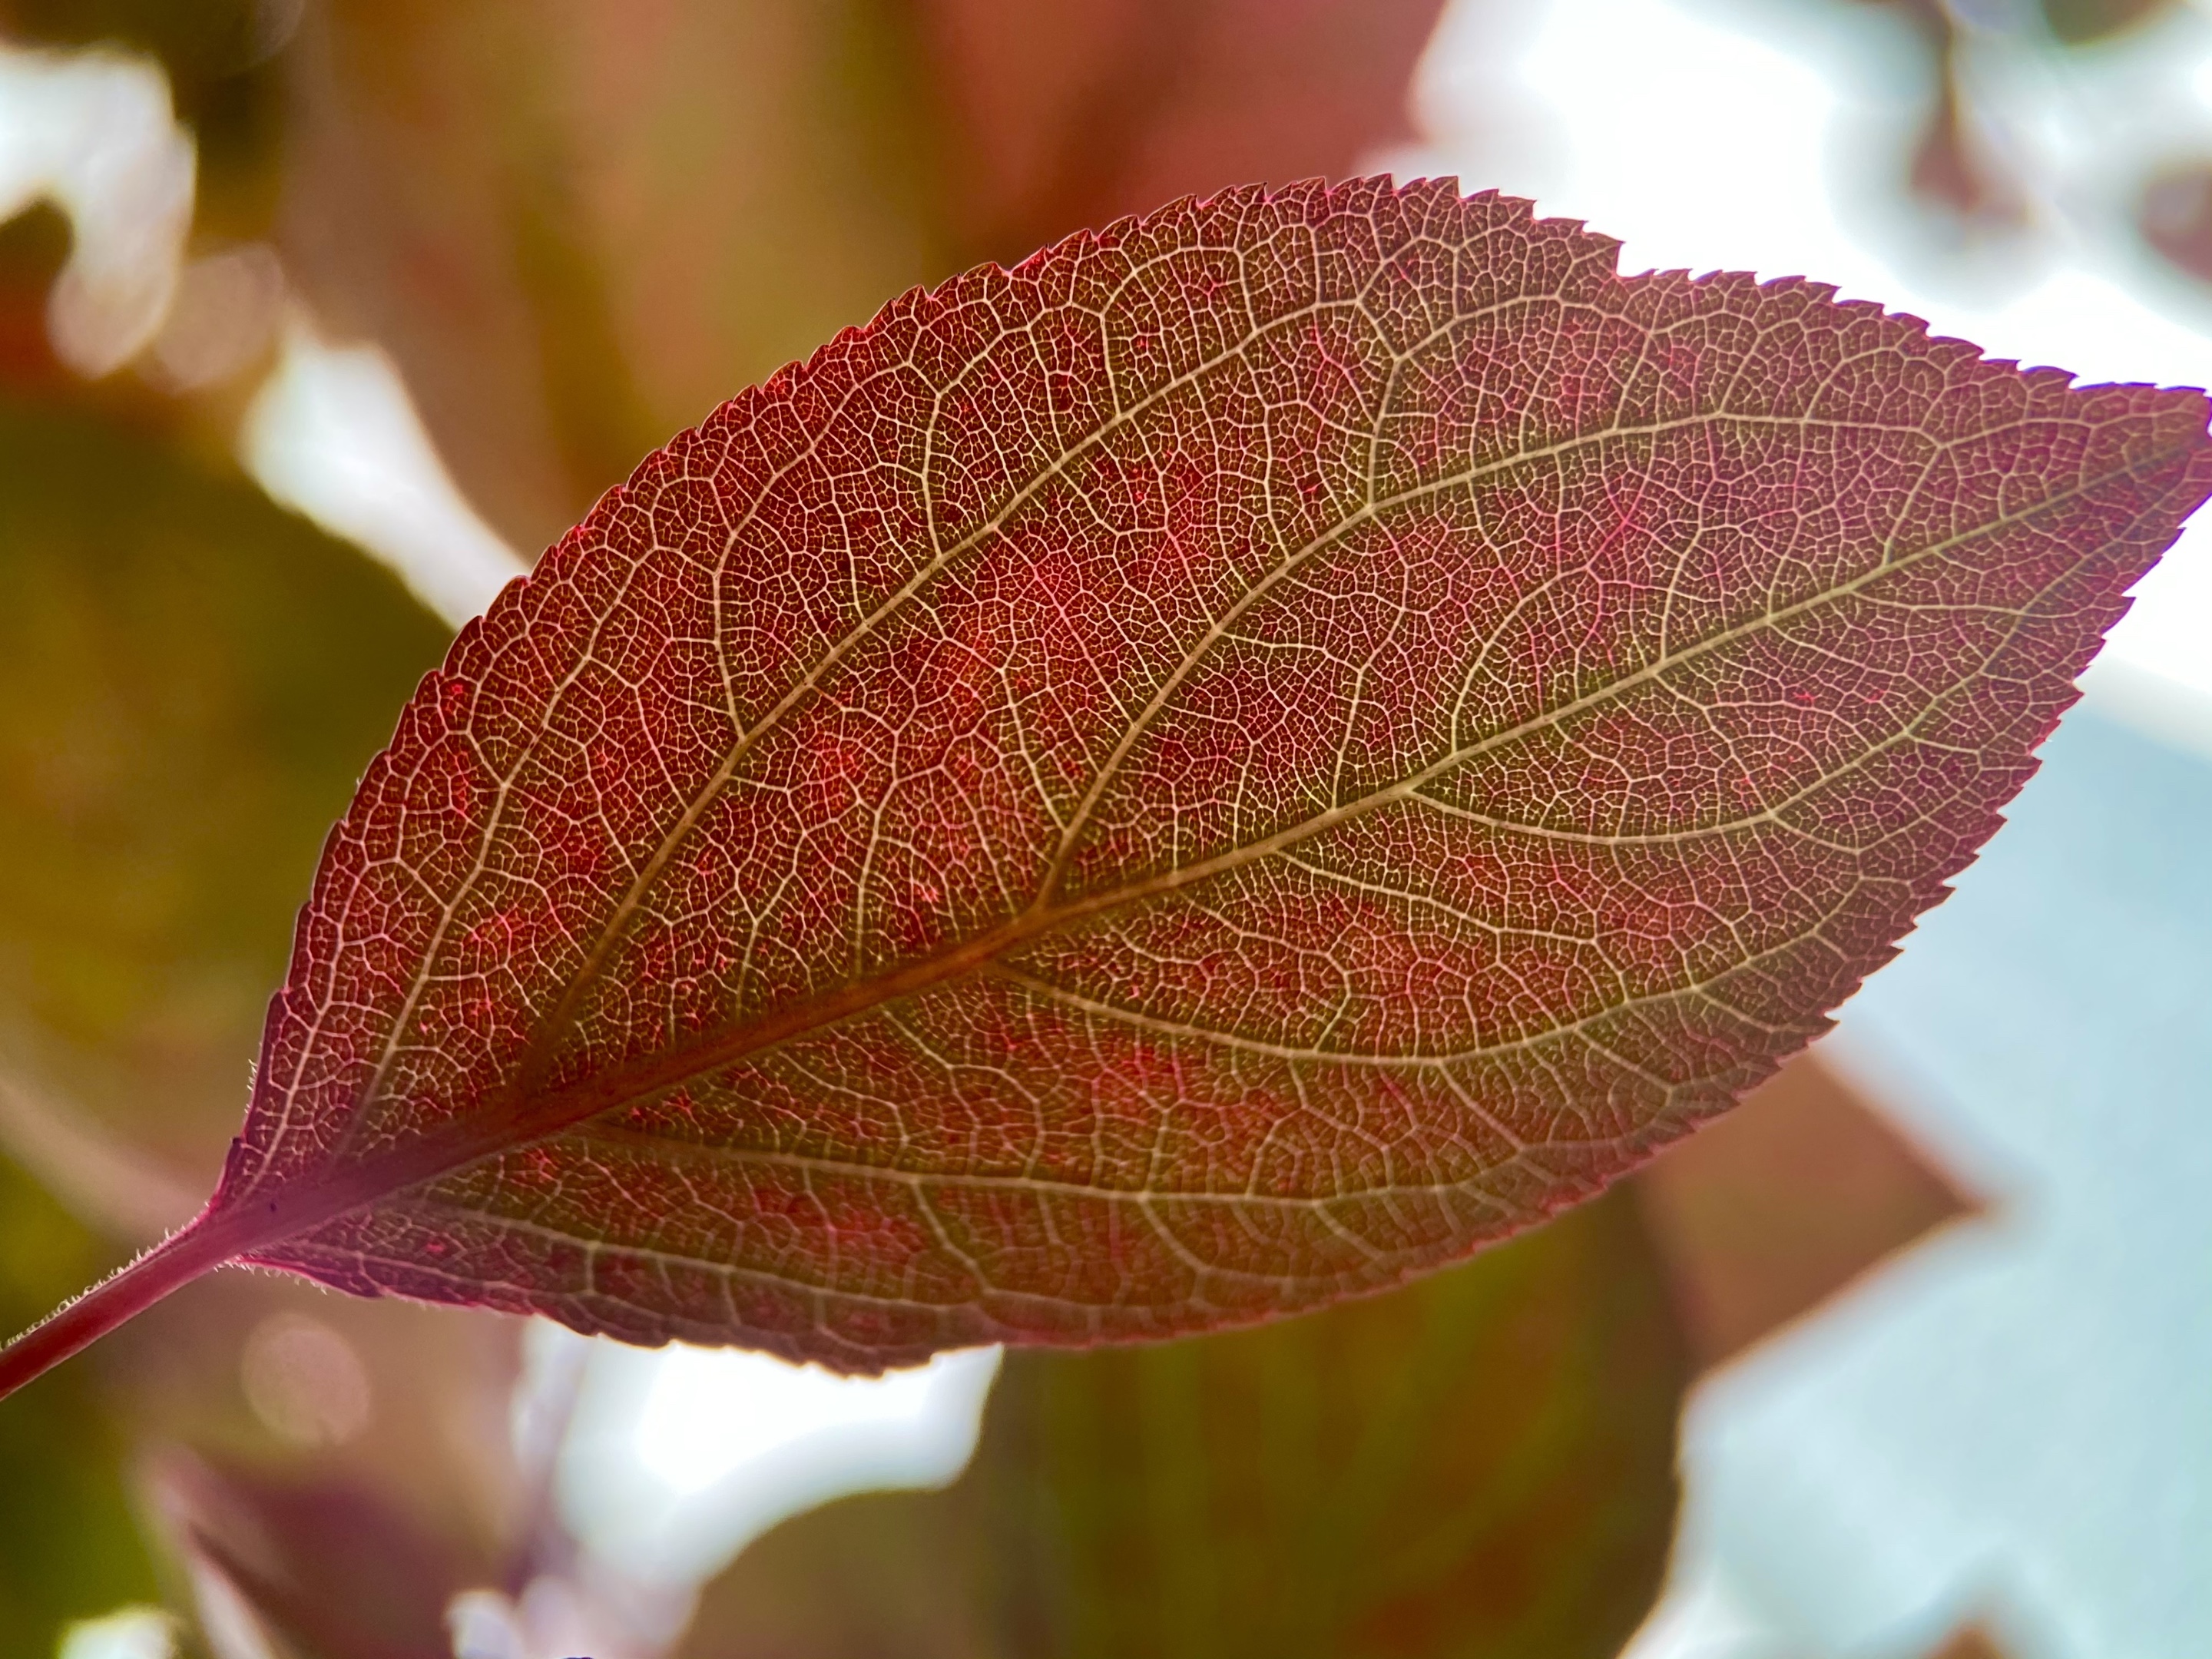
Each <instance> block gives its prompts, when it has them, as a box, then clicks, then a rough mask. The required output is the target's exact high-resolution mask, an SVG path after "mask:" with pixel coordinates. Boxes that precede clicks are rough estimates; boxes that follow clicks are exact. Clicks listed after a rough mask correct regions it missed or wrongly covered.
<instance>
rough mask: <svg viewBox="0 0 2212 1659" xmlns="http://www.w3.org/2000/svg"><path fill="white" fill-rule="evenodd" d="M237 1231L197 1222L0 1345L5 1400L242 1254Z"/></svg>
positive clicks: (0, 1389)
mask: <svg viewBox="0 0 2212 1659" xmlns="http://www.w3.org/2000/svg"><path fill="white" fill-rule="evenodd" d="M238 1250H239V1241H238V1239H237V1237H236V1236H235V1232H234V1229H232V1228H229V1227H225V1226H222V1225H215V1224H211V1223H210V1221H209V1219H208V1218H207V1216H206V1214H205V1213H204V1212H203V1213H202V1214H201V1216H200V1217H199V1218H197V1220H195V1221H193V1222H191V1223H190V1224H189V1225H186V1226H185V1227H184V1228H183V1229H181V1230H180V1231H178V1232H175V1233H173V1234H171V1235H170V1236H169V1237H167V1239H165V1240H163V1241H162V1242H161V1243H159V1244H156V1245H155V1247H154V1248H153V1249H150V1250H149V1251H147V1252H146V1254H145V1255H142V1256H140V1257H139V1258H138V1259H137V1261H133V1262H131V1264H130V1265H129V1266H128V1267H124V1268H122V1269H120V1270H119V1271H118V1272H117V1273H112V1274H111V1275H110V1276H109V1277H108V1278H106V1279H103V1280H101V1281H100V1283H99V1284H97V1285H94V1286H93V1287H92V1289H90V1290H88V1291H86V1292H85V1293H84V1294H83V1295H82V1296H81V1297H77V1299H76V1301H74V1302H71V1303H70V1304H67V1305H66V1306H64V1307H63V1308H61V1309H59V1310H57V1311H56V1312H54V1313H52V1314H51V1315H49V1316H47V1317H46V1319H45V1320H44V1321H42V1322H40V1323H39V1324H36V1325H33V1326H32V1327H31V1328H30V1329H29V1330H27V1331H25V1332H24V1333H23V1334H21V1336H18V1337H16V1338H15V1340H13V1341H11V1342H9V1344H8V1346H6V1347H4V1348H0V1400H5V1399H6V1398H7V1397H8V1396H9V1395H11V1394H13V1393H15V1390H16V1389H20V1388H21V1387H22V1386H23V1385H24V1384H25V1383H29V1382H33V1381H34V1380H35V1379H37V1378H38V1377H40V1376H44V1375H45V1374H46V1372H48V1371H50V1370H52V1369H53V1368H54V1367H55V1366H57V1365H58V1364H61V1363H62V1361H64V1359H67V1358H69V1357H70V1355H72V1354H74V1353H76V1352H77V1351H78V1350H79V1349H81V1348H85V1347H88V1346H91V1345H92V1344H93V1343H94V1342H96V1341H98V1340H100V1338H101V1337H103V1336H105V1335H106V1334H108V1332H110V1331H112V1330H113V1329H115V1328H116V1327H118V1325H121V1324H123V1323H125V1322H126V1321H128V1320H130V1319H131V1318H133V1317H134V1316H137V1315H138V1314H142V1313H143V1312H145V1310H147V1309H149V1308H150V1307H152V1306H153V1305H154V1304H155V1303H156V1302H159V1301H160V1300H161V1298H162V1297H166V1296H167V1295H168V1294H169V1292H171V1291H174V1290H179V1289H180V1288H182V1287H183V1286H184V1285H189V1284H190V1283H191V1281H192V1280H194V1279H197V1278H198V1277H199V1276H200V1275H201V1274H202V1273H206V1272H208V1271H209V1270H210V1268H214V1267H221V1266H222V1264H223V1263H224V1262H226V1261H229V1260H230V1259H231V1258H232V1257H233V1256H234V1255H237V1254H238Z"/></svg>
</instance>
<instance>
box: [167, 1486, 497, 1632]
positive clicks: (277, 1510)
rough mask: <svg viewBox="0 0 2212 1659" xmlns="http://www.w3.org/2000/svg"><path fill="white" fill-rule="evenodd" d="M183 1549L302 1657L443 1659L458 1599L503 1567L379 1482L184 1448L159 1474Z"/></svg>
mask: <svg viewBox="0 0 2212 1659" xmlns="http://www.w3.org/2000/svg"><path fill="white" fill-rule="evenodd" d="M155 1492H156V1497H157V1503H158V1506H159V1508H160V1510H161V1513H162V1516H163V1518H164V1519H165V1520H166V1521H167V1523H168V1525H169V1527H170V1528H171V1530H172V1532H173V1534H174V1536H175V1538H176V1541H177V1543H178V1546H179V1548H180V1549H181V1550H182V1551H183V1552H184V1553H185V1554H186V1555H187V1556H188V1557H189V1558H191V1559H193V1560H194V1561H196V1562H197V1564H198V1565H200V1567H201V1569H202V1570H203V1571H213V1572H215V1573H216V1574H219V1575H220V1576H221V1577H222V1579H223V1580H224V1581H225V1582H226V1583H228V1586H229V1588H230V1589H232V1590H233V1591H234V1593H235V1594H236V1595H237V1596H238V1597H239V1599H240V1601H242V1602H243V1603H244V1604H245V1606H246V1607H247V1608H249V1609H250V1610H251V1611H252V1614H253V1616H254V1618H255V1619H256V1620H258V1622H259V1623H260V1624H261V1625H262V1626H264V1630H265V1631H266V1632H268V1633H269V1634H271V1635H273V1636H275V1637H276V1638H277V1639H278V1640H279V1641H280V1642H281V1643H282V1644H283V1651H284V1652H287V1653H289V1654H295V1655H297V1656H298V1659H442V1656H444V1655H447V1654H449V1653H450V1652H451V1651H452V1643H451V1641H450V1639H449V1638H448V1637H447V1632H446V1609H447V1604H448V1603H449V1602H450V1601H452V1600H453V1596H454V1595H456V1594H458V1593H459V1591H461V1590H464V1589H470V1588H471V1587H473V1586H476V1585H480V1584H482V1583H485V1582H486V1581H487V1580H488V1579H489V1577H491V1575H492V1572H493V1571H494V1569H493V1565H492V1564H491V1563H490V1562H489V1561H488V1560H485V1559H482V1558H481V1557H478V1556H477V1555H476V1554H474V1553H472V1552H471V1549H470V1547H469V1541H468V1540H467V1538H466V1537H465V1534H447V1533H444V1532H440V1531H436V1530H434V1529H432V1528H428V1527H426V1526H425V1525H424V1524H423V1523H422V1522H421V1521H420V1520H419V1519H418V1518H416V1516H412V1515H410V1514H409V1513H407V1512H406V1511H404V1510H401V1509H399V1508H398V1507H396V1506H395V1505H393V1504H391V1503H390V1502H388V1501H387V1500H386V1499H385V1498H381V1497H380V1496H379V1495H378V1494H377V1493H376V1492H374V1491H373V1490H371V1489H370V1488H368V1487H366V1486H358V1485H355V1484H352V1483H350V1482H347V1481H343V1480H329V1479H320V1480H318V1479H314V1478H312V1477H310V1478H307V1479H301V1478H299V1477H297V1476H294V1477H289V1478H288V1477H284V1476H272V1475H270V1474H263V1473H260V1472H258V1471H255V1470H252V1469H249V1468H243V1467H223V1466H218V1465H215V1464H210V1463H206V1462H201V1461H199V1460H197V1459H194V1458H191V1457H188V1456H186V1455H183V1454H180V1453H173V1454H171V1455H168V1456H167V1457H165V1458H164V1459H162V1460H161V1465H160V1467H159V1468H158V1470H157V1472H156V1474H155Z"/></svg>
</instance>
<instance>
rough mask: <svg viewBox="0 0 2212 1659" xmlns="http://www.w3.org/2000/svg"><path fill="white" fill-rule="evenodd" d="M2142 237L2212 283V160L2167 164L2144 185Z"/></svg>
mask: <svg viewBox="0 0 2212 1659" xmlns="http://www.w3.org/2000/svg"><path fill="white" fill-rule="evenodd" d="M2136 228H2137V229H2139V230H2140V231H2141V232H2142V238H2143V240H2145V241H2147V242H2148V243H2149V244H2150V245H2151V246H2153V247H2154V248H2156V249H2157V250H2158V251H2159V252H2160V253H2161V254H2163V255H2165V256H2166V258H2167V259H2169V260H2171V261H2172V263H2173V264H2175V265H2176V266H2178V267H2179V269H2181V270H2185V271H2186V272H2188V273H2189V275H2191V276H2194V277H2195V278H2197V281H2198V282H2200V283H2212V163H2207V162H2204V161H2189V162H2184V163H2181V164H2179V165H2178V166H2173V167H2167V168H2166V169H2165V170H2164V171H2163V172H2161V173H2159V174H2158V176H2157V177H2155V178H2154V179H2152V180H2151V181H2150V183H2149V184H2148V185H2146V186H2145V187H2144V190H2143V194H2142V202H2141V203H2140V204H2139V205H2138V206H2137V208H2136Z"/></svg>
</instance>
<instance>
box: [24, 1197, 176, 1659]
mask: <svg viewBox="0 0 2212 1659" xmlns="http://www.w3.org/2000/svg"><path fill="white" fill-rule="evenodd" d="M113 1265H114V1260H113V1257H112V1255H111V1254H110V1253H109V1252H108V1251H107V1250H106V1249H105V1248H104V1247H103V1246H102V1245H101V1244H100V1243H99V1241H97V1240H96V1239H94V1237H93V1236H92V1235H91V1234H90V1233H89V1232H88V1231H86V1230H85V1229H84V1228H83V1227H82V1225H79V1224H78V1223H77V1222H76V1221H75V1220H74V1219H72V1218H70V1215H69V1214H68V1212H65V1211H64V1210H63V1209H62V1207H61V1206H59V1205H58V1204H56V1203H55V1202H54V1201H53V1200H52V1199H51V1198H49V1197H47V1196H46V1194H45V1193H44V1192H42V1191H40V1188H39V1187H38V1184H37V1183H36V1182H33V1181H32V1180H31V1179H30V1178H29V1177H28V1176H26V1175H25V1174H24V1173H23V1172H22V1171H21V1170H19V1169H17V1168H16V1167H15V1165H14V1164H10V1163H9V1162H7V1161H6V1160H5V1159H0V1326H4V1327H5V1328H7V1329H8V1330H9V1331H15V1330H19V1329H21V1328H22V1327H24V1326H26V1325H27V1324H29V1323H30V1322H32V1321H33V1320H36V1319H43V1318H45V1317H46V1315H47V1314H48V1313H50V1312H52V1310H53V1308H54V1306H55V1304H57V1303H58V1302H59V1301H60V1300H61V1299H62V1298H63V1297H68V1296H73V1295H75V1294H76V1291H79V1290H81V1289H82V1288H83V1287H84V1285H87V1284H88V1283H90V1282H91V1281H92V1280H93V1279H95V1278H97V1277H98V1276H99V1274H100V1273H101V1272H102V1271H103V1270H104V1269H106V1268H107V1267H112V1266H113ZM126 1450H127V1448H126V1447H125V1444H124V1442H123V1437H122V1436H121V1434H120V1433H119V1432H118V1429H117V1427H116V1425H115V1424H114V1422H113V1421H112V1419H111V1417H110V1416H109V1414H108V1412H107V1410H106V1400H105V1398H104V1396H103V1395H102V1394H101V1392H100V1384H99V1374H98V1372H97V1371H95V1370H93V1369H92V1368H90V1367H88V1366H85V1365H71V1366H65V1367H64V1368H63V1369H62V1370H58V1371H55V1372H53V1373H52V1374H51V1375H50V1376H44V1377H41V1378H40V1380H39V1381H38V1382H36V1383H33V1384H32V1385H31V1386H30V1387H29V1388H27V1389H24V1390H23V1391H22V1392H21V1394H19V1395H15V1397H14V1398H12V1399H10V1400H9V1402H8V1409H7V1410H6V1411H5V1412H0V1653H8V1654H20V1655H23V1656H25V1659H45V1656H46V1655H49V1654H51V1653H52V1652H53V1650H54V1647H55V1644H56V1643H57V1641H58V1638H59V1637H60V1633H61V1631H62V1628H63V1626H65V1625H68V1624H70V1623H71V1622H73V1621H74V1620H79V1619H91V1618H96V1617H98V1616H99V1615H100V1614H101V1613H107V1612H110V1611H112V1609H113V1608H115V1607H118V1606H121V1605H122V1604H124V1603H125V1602H131V1601H140V1602H143V1601H158V1600H159V1599H160V1595H159V1592H158V1589H157V1588H156V1585H155V1577H154V1571H153V1567H152V1565H151V1563H150V1561H149V1558H148V1556H147V1553H146V1548H145V1546H144V1544H143V1542H142V1541H141V1540H140V1537H139V1533H138V1527H137V1518H136V1516H135V1515H134V1513H133V1510H132V1507H131V1500H130V1497H129V1493H128V1490H127V1486H126V1484H125V1473H124V1459H125V1454H126Z"/></svg>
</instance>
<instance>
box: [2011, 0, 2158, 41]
mask: <svg viewBox="0 0 2212 1659" xmlns="http://www.w3.org/2000/svg"><path fill="white" fill-rule="evenodd" d="M2041 4H2042V7H2043V21H2044V23H2045V27H2048V28H2049V29H2050V31H2051V33H2053V34H2055V35H2057V37H2058V38H2059V39H2060V40H2063V41H2064V42H2065V43H2066V44H2067V45H2068V46H2087V44H2088V43H2089V42H2090V41H2092V40H2103V39H2104V38H2105V37H2106V35H2108V34H2118V33H2119V32H2120V31H2121V30H2123V29H2126V28H2132V27H2135V25H2136V24H2137V23H2142V22H2146V21H2148V20H2150V19H2151V18H2153V17H2155V16H2157V15H2159V14H2160V13H2161V12H2164V11H2168V10H2171V9H2172V5H2173V0H2041Z"/></svg>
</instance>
